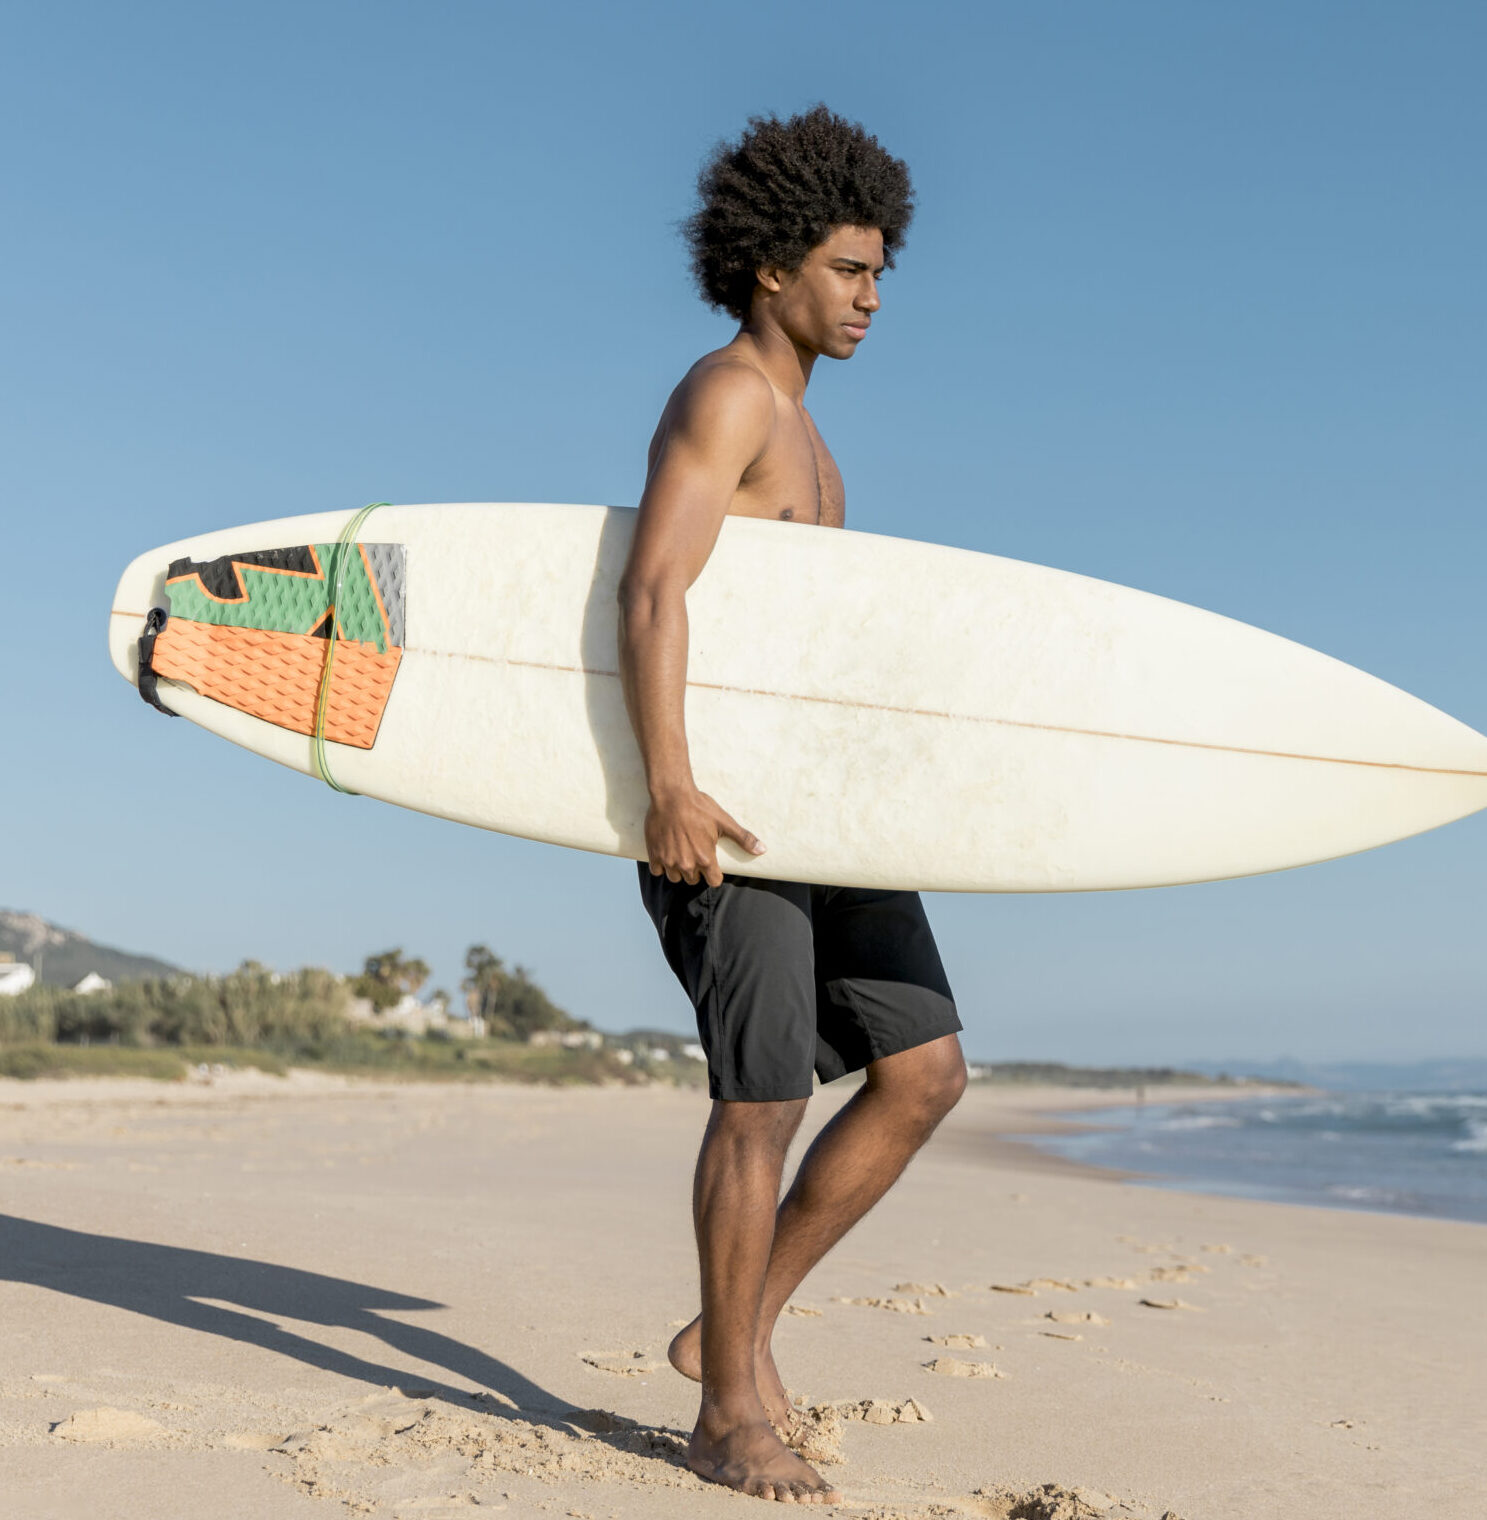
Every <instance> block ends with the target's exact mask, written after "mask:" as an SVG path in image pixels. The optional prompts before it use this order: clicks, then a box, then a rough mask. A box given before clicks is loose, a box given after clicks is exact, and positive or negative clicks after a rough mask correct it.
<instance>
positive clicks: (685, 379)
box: [676, 347, 774, 409]
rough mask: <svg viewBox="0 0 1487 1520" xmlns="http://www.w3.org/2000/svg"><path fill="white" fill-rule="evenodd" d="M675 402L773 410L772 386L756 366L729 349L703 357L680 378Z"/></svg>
mask: <svg viewBox="0 0 1487 1520" xmlns="http://www.w3.org/2000/svg"><path fill="white" fill-rule="evenodd" d="M676 398H677V400H678V401H680V402H682V404H683V405H701V406H725V407H728V408H730V409H733V408H737V407H743V408H748V409H758V408H762V407H765V406H768V407H770V408H771V409H772V408H773V406H774V386H773V385H772V384H771V383H770V381H769V377H768V376H767V375H766V374H765V373H764V371H763V370H761V369H760V368H759V366H758V365H757V364H754V363H752V362H751V361H750V360H748V359H746V358H744V357H743V356H742V355H740V354H739V353H738V352H737V351H736V350H734V349H733V348H732V347H729V348H717V349H714V350H713V351H712V353H710V354H703V356H702V357H701V358H700V359H699V360H698V361H697V362H696V363H695V364H694V365H693V366H692V367H691V369H689V370H688V371H687V373H686V374H685V375H683V376H682V379H681V383H680V384H679V385H678V386H677V388H676Z"/></svg>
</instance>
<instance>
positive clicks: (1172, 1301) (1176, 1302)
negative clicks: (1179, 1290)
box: [1136, 1298, 1198, 1309]
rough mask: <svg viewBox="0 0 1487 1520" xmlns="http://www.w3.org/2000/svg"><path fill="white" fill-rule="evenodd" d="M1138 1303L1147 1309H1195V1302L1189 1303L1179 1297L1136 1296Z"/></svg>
mask: <svg viewBox="0 0 1487 1520" xmlns="http://www.w3.org/2000/svg"><path fill="white" fill-rule="evenodd" d="M1136 1302H1137V1303H1138V1304H1142V1305H1144V1306H1145V1307H1146V1308H1148V1309H1197V1307H1198V1306H1197V1304H1190V1303H1188V1302H1187V1300H1186V1299H1181V1298H1138V1299H1137V1300H1136Z"/></svg>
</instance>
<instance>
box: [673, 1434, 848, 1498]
mask: <svg viewBox="0 0 1487 1520" xmlns="http://www.w3.org/2000/svg"><path fill="white" fill-rule="evenodd" d="M687 1466H688V1467H690V1468H691V1469H692V1471H693V1472H694V1473H696V1474H697V1476H698V1477H699V1478H706V1479H708V1480H709V1481H710V1482H713V1483H722V1484H724V1485H726V1486H727V1487H728V1488H736V1489H737V1490H738V1491H739V1493H741V1494H749V1495H751V1496H752V1497H753V1498H755V1499H776V1500H779V1501H780V1502H782V1503H785V1504H840V1503H841V1502H842V1496H841V1493H840V1492H839V1491H838V1490H837V1489H835V1488H833V1487H832V1485H831V1484H830V1483H828V1482H827V1481H826V1479H825V1478H823V1477H822V1476H821V1474H820V1473H818V1472H817V1471H816V1469H815V1468H814V1467H812V1466H811V1465H810V1463H809V1462H806V1461H803V1460H802V1459H801V1458H800V1457H797V1456H796V1455H795V1453H794V1452H793V1451H791V1450H790V1449H789V1448H788V1447H787V1446H786V1445H785V1443H784V1442H783V1441H781V1440H780V1438H779V1436H778V1435H776V1434H775V1432H774V1430H773V1429H772V1428H771V1426H770V1424H769V1422H768V1421H767V1420H762V1419H755V1420H751V1421H748V1422H746V1423H741V1424H730V1423H728V1422H727V1421H725V1420H724V1419H722V1418H721V1417H720V1416H717V1415H708V1414H707V1413H705V1412H704V1413H703V1414H699V1416H698V1418H697V1428H696V1430H694V1431H693V1432H692V1439H691V1440H690V1441H689V1442H688V1443H687Z"/></svg>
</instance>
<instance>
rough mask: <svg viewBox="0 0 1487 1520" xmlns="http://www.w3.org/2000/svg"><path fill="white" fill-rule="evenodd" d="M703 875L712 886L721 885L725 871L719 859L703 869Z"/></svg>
mask: <svg viewBox="0 0 1487 1520" xmlns="http://www.w3.org/2000/svg"><path fill="white" fill-rule="evenodd" d="M702 875H703V877H704V879H705V880H706V882H707V884H708V886H710V887H721V886H722V885H723V871H722V867H721V866H719V865H718V863H717V861H713V862H712V863H711V864H710V865H708V866H706V867H705V868H704V869H703V872H702Z"/></svg>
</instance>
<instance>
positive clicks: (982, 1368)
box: [923, 1356, 1007, 1378]
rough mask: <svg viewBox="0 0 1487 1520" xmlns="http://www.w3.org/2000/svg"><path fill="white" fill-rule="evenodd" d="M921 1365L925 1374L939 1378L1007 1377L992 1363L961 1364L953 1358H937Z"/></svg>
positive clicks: (957, 1359) (961, 1362)
mask: <svg viewBox="0 0 1487 1520" xmlns="http://www.w3.org/2000/svg"><path fill="white" fill-rule="evenodd" d="M923 1365H924V1370H925V1371H926V1372H937V1373H939V1374H940V1376H941V1377H958V1378H1004V1377H1006V1375H1007V1374H1006V1373H1005V1372H1003V1371H1002V1369H1001V1368H1000V1367H998V1366H997V1365H996V1364H995V1363H993V1362H963V1361H961V1360H960V1359H959V1358H958V1357H954V1356H937V1357H936V1358H935V1359H934V1361H932V1362H925V1363H924V1364H923Z"/></svg>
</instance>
